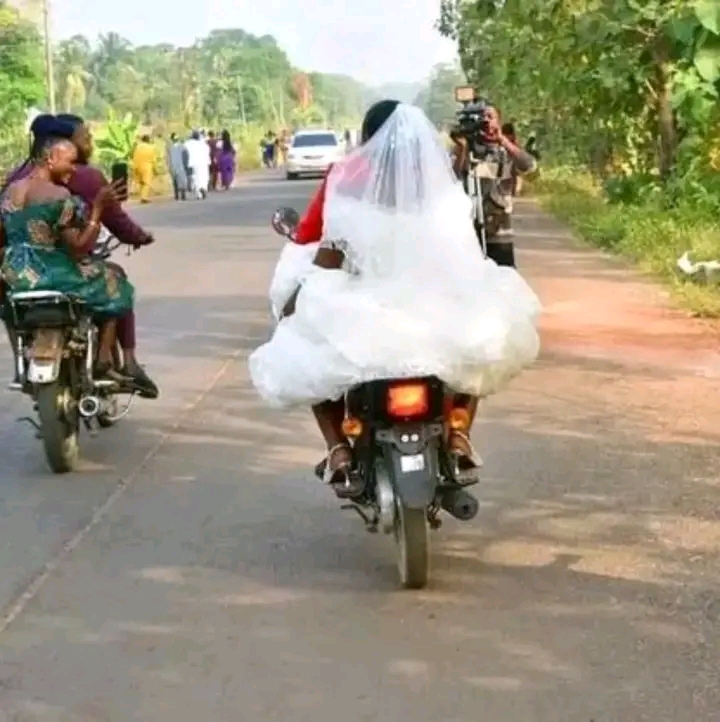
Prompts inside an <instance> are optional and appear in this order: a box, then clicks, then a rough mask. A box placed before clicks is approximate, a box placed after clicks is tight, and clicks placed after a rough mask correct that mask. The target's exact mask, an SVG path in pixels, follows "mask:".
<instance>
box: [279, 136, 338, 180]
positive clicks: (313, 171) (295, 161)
mask: <svg viewBox="0 0 720 722" xmlns="http://www.w3.org/2000/svg"><path fill="white" fill-rule="evenodd" d="M343 155H344V152H343V148H342V146H341V145H340V142H339V141H338V138H337V136H336V135H335V133H333V131H331V130H301V131H298V132H297V133H295V135H294V136H293V138H292V141H291V143H290V148H289V151H288V156H287V166H286V169H287V178H288V180H295V179H296V178H299V177H300V176H301V175H324V174H325V172H326V171H327V169H328V166H329V165H330V164H331V163H337V162H338V161H339V160H340V159H341V158H342V157H343Z"/></svg>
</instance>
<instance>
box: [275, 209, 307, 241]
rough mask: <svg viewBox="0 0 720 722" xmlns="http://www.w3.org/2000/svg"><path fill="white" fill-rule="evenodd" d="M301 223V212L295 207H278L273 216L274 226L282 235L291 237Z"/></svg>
mask: <svg viewBox="0 0 720 722" xmlns="http://www.w3.org/2000/svg"><path fill="white" fill-rule="evenodd" d="M298 223H300V214H299V213H298V212H297V211H296V210H295V209H294V208H278V209H277V210H276V211H275V213H273V217H272V227H273V229H274V230H275V232H276V233H279V234H280V235H281V236H285V237H289V236H290V235H291V234H292V233H293V232H294V231H295V229H296V228H297V226H298Z"/></svg>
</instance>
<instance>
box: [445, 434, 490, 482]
mask: <svg viewBox="0 0 720 722" xmlns="http://www.w3.org/2000/svg"><path fill="white" fill-rule="evenodd" d="M448 447H449V449H450V452H451V453H452V454H454V455H455V457H456V459H457V465H458V471H459V472H460V473H463V474H471V473H472V472H474V471H475V470H477V469H479V468H480V467H481V466H482V459H481V458H480V457H479V456H478V455H477V454H476V453H475V449H473V446H472V443H470V438H469V436H468V435H467V434H466V433H465V432H464V431H451V432H450V437H449V438H448Z"/></svg>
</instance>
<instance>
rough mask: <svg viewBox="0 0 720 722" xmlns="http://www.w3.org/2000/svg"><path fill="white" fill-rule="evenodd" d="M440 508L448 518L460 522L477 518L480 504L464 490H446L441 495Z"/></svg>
mask: <svg viewBox="0 0 720 722" xmlns="http://www.w3.org/2000/svg"><path fill="white" fill-rule="evenodd" d="M440 506H441V507H442V508H443V509H445V511H446V512H447V513H448V514H450V516H453V517H455V518H456V519H459V520H460V521H470V520H471V519H474V518H475V517H476V516H477V513H478V510H479V509H480V504H479V503H478V500H477V499H476V498H475V497H474V496H473V495H472V494H470V493H468V492H467V491H465V489H448V490H447V491H445V493H444V494H443V495H442V499H441V501H440Z"/></svg>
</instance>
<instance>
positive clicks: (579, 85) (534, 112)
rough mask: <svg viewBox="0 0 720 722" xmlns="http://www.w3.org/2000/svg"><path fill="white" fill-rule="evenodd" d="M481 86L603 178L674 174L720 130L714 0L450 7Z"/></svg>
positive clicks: (450, 27) (448, 17) (528, 1)
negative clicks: (609, 171) (612, 172)
mask: <svg viewBox="0 0 720 722" xmlns="http://www.w3.org/2000/svg"><path fill="white" fill-rule="evenodd" d="M439 28H440V31H441V32H442V33H443V34H444V35H446V36H448V37H452V38H455V39H456V40H457V42H458V48H459V51H460V56H461V60H462V65H463V69H464V70H465V72H466V73H467V75H468V77H469V79H470V80H471V81H472V82H473V84H475V85H476V86H478V88H479V89H480V90H481V91H482V92H484V93H487V94H489V95H490V96H491V97H492V98H494V99H495V101H496V102H497V103H498V104H499V105H500V106H501V107H502V108H503V109H504V111H505V114H506V115H512V116H515V117H516V118H517V119H518V120H521V121H524V123H525V124H528V125H529V124H532V125H533V126H536V127H537V129H538V130H539V131H540V133H542V134H544V135H545V136H546V137H547V139H548V140H547V142H548V143H552V144H554V145H555V146H556V150H563V151H564V152H566V153H570V152H572V153H574V154H575V155H576V156H577V157H579V158H580V159H582V160H584V161H586V162H588V163H590V164H591V165H592V166H593V167H594V168H595V169H596V170H597V171H598V172H602V171H603V170H604V169H605V168H607V167H608V166H609V165H612V164H614V165H615V166H617V165H621V166H623V167H624V168H626V169H627V170H632V171H633V172H637V171H640V170H642V171H645V172H650V173H656V174H658V175H659V176H660V177H662V178H665V179H667V178H668V177H670V175H671V174H673V173H674V172H675V171H677V169H678V164H683V163H686V162H688V161H687V159H688V158H696V157H697V152H696V151H697V147H698V145H699V144H703V143H705V142H707V141H708V140H709V138H710V137H711V136H712V135H713V134H714V133H716V131H717V129H718V92H719V91H720V85H719V81H720V3H719V2H718V0H471V1H470V2H466V1H465V0H442V2H441V13H440V20H439Z"/></svg>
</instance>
